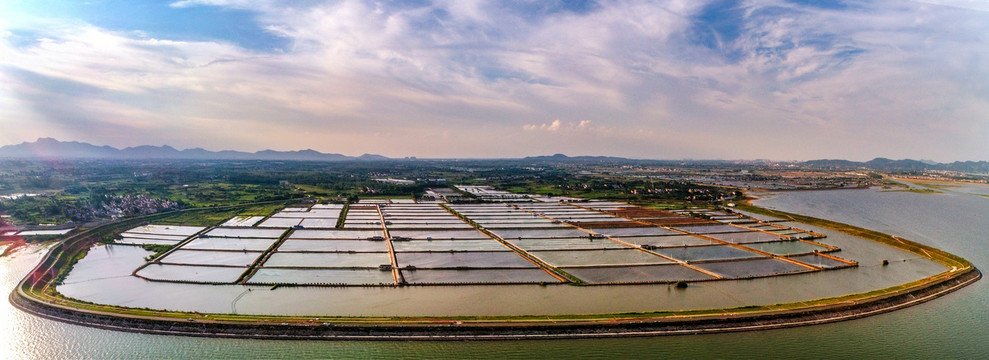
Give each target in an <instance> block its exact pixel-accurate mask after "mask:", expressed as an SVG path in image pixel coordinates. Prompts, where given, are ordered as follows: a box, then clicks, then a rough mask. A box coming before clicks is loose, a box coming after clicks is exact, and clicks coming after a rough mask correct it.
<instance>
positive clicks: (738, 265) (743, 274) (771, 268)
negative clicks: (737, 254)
mask: <svg viewBox="0 0 989 360" xmlns="http://www.w3.org/2000/svg"><path fill="white" fill-rule="evenodd" d="M693 265H694V266H697V267H699V268H701V269H704V270H707V271H710V272H713V273H715V274H720V275H723V276H725V277H727V278H736V279H737V278H749V277H761V276H770V275H780V274H791V273H797V272H804V271H811V269H809V268H806V267H803V266H800V265H797V264H793V263H790V262H786V261H783V260H779V259H769V258H763V259H754V260H736V261H722V262H709V263H698V264H693Z"/></svg>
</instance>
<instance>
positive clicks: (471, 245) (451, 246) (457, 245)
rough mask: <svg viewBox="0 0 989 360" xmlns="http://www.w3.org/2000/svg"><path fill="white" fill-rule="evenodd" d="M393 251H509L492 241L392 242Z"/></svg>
mask: <svg viewBox="0 0 989 360" xmlns="http://www.w3.org/2000/svg"><path fill="white" fill-rule="evenodd" d="M392 246H393V247H394V248H395V251H484V250H490V251H511V249H509V248H508V247H507V246H505V245H502V244H501V243H499V242H498V241H496V240H494V239H480V240H409V241H392Z"/></svg>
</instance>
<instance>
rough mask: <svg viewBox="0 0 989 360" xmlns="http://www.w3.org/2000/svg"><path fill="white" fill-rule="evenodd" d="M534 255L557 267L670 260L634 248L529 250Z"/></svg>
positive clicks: (661, 262) (658, 262) (660, 262)
mask: <svg viewBox="0 0 989 360" xmlns="http://www.w3.org/2000/svg"><path fill="white" fill-rule="evenodd" d="M529 253H530V254H532V255H533V256H535V257H538V258H539V259H541V260H543V261H545V262H547V263H549V264H550V265H553V266H557V267H564V266H605V265H632V264H665V263H671V262H672V261H670V260H668V259H664V258H662V257H659V256H656V255H653V254H649V253H646V252H645V251H641V250H636V249H627V250H626V249H621V250H581V251H530V252H529Z"/></svg>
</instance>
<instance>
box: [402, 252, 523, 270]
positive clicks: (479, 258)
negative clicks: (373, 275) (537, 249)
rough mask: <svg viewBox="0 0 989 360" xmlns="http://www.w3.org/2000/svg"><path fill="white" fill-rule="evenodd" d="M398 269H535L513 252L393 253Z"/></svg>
mask: <svg viewBox="0 0 989 360" xmlns="http://www.w3.org/2000/svg"><path fill="white" fill-rule="evenodd" d="M395 257H396V259H397V260H398V266H399V267H406V266H410V265H411V266H414V267H416V268H535V267H537V266H536V264H534V263H532V262H530V261H529V260H526V259H524V258H522V256H520V255H519V254H516V253H515V252H492V251H479V252H456V253H450V252H446V253H444V252H438V253H436V252H434V253H416V252H403V253H395Z"/></svg>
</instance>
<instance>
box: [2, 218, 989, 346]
mask: <svg viewBox="0 0 989 360" xmlns="http://www.w3.org/2000/svg"><path fill="white" fill-rule="evenodd" d="M740 205H742V206H741V207H744V208H756V209H759V210H761V211H763V212H770V213H774V214H773V215H774V216H780V215H783V217H784V218H786V217H790V218H791V219H793V217H791V215H792V216H796V217H800V218H802V219H800V220H807V219H811V220H814V221H816V222H819V223H823V224H824V225H825V226H823V227H826V228H831V229H833V230H836V231H841V232H846V233H849V232H850V231H853V230H854V231H856V232H859V231H865V232H868V233H867V234H863V233H859V234H853V235H856V236H860V237H862V235H867V236H864V239H865V240H867V241H877V242H880V243H886V244H888V245H891V246H894V247H898V248H901V249H904V250H908V251H912V252H915V253H919V252H917V251H916V250H917V249H918V248H920V249H928V250H930V252H931V253H934V255H931V254H930V253H928V254H927V257H928V258H930V259H931V260H934V261H937V262H939V263H942V264H945V265H947V266H948V267H950V268H951V269H950V270H948V271H945V272H943V273H940V274H937V275H934V276H931V277H928V278H925V279H921V280H917V281H913V282H909V283H905V284H900V285H897V286H893V287H889V288H885V289H878V290H874V291H870V292H866V293H858V294H849V295H844V296H839V297H834V298H823V299H816V300H808V301H800V302H794V303H786V304H777V305H772V306H743V307H739V308H732V309H697V310H692V311H680V312H662V311H658V312H643V313H619V314H574V315H561V316H514V317H513V316H505V317H377V318H362V317H333V316H329V317H314V316H309V317H307V316H295V317H292V316H263V315H235V314H201V313H189V312H169V311H158V310H147V309H131V308H125V307H118V306H112V305H100V304H89V303H86V302H80V301H76V300H73V299H67V298H64V297H61V296H60V295H58V293H57V292H56V291H55V290H54V289H53V288H52V287H51V285H52V283H53V282H54V281H56V279H57V278H58V274H59V272H60V271H62V270H64V266H65V261H67V259H68V258H71V257H73V256H75V255H76V253H78V252H79V251H82V250H81V249H83V248H85V249H88V246H85V245H87V243H88V242H90V241H91V240H92V237H93V235H94V234H99V233H100V232H101V231H106V230H107V229H111V228H113V227H116V226H119V225H120V224H118V223H112V224H106V225H104V226H100V227H97V228H93V229H89V230H87V231H84V232H81V233H77V234H74V235H72V236H69V237H68V238H66V239H64V240H63V241H61V242H59V243H58V244H56V245H55V246H52V247H51V248H50V250H49V252H48V253H47V254H46V255H45V257H44V258H42V260H41V261H40V262H39V264H38V265H37V266H36V267H35V268H34V269H33V270H32V271H31V272H30V273H29V274H28V275H27V276H25V277H24V279H23V280H21V282H20V283H19V284H18V286H17V287H16V289H15V290H14V291H13V292H12V293H11V294H10V296H9V301H10V302H11V303H12V304H13V305H14V306H15V307H16V308H18V309H20V310H22V311H25V312H28V313H30V314H33V315H36V316H40V317H44V318H48V319H52V320H56V321H61V322H66V323H71V324H77V325H83V326H90V327H96V328H102V329H107V330H116V331H128V332H138V333H149V334H163V335H183V336H199V337H220V338H251V339H295V340H300V339H322V340H521V339H568V338H606V337H635V336H664V335H686V334H706V333H724V332H739V331H756V330H768V329H780V328H789V327H796V326H808V325H816V324H824V323H833V322H839V321H846V320H852V319H858V318H862V317H866V316H871V315H876V314H881V313H885V312H889V311H894V310H898V309H902V308H905V307H909V306H913V305H917V304H920V303H924V302H927V301H930V300H933V299H935V298H938V297H940V296H944V295H946V294H948V293H951V292H953V291H956V290H958V289H961V288H963V287H965V286H967V285H969V284H971V283H974V282H975V281H978V280H979V279H980V278H981V277H982V273H981V272H980V271H979V270H978V269H976V268H975V266H974V265H972V264H971V263H969V262H968V261H967V260H965V259H962V258H960V257H957V256H955V255H953V254H949V253H945V252H943V251H941V250H938V249H934V248H930V247H927V246H925V245H921V244H916V243H913V242H910V241H904V240H902V239H895V241H890V240H889V239H885V238H883V237H881V236H879V235H885V234H881V233H877V232H873V231H869V230H865V229H859V228H854V227H851V226H848V225H845V224H841V223H835V222H831V221H829V220H824V219H816V218H810V217H804V216H801V215H797V214H789V213H785V212H778V211H774V210H770V209H764V208H760V207H755V206H752V205H751V202H749V201H744V202H741V203H740ZM134 220H135V219H131V220H127V221H124V222H128V221H134ZM793 220H797V219H793ZM800 220H797V221H800ZM801 222H805V221H801ZM121 223H123V222H121ZM817 225H821V224H817ZM885 237H889V235H885ZM924 252H927V251H924ZM60 261H61V262H62V263H60ZM321 319H322V320H321ZM325 321H332V324H331V323H327V322H325Z"/></svg>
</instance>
